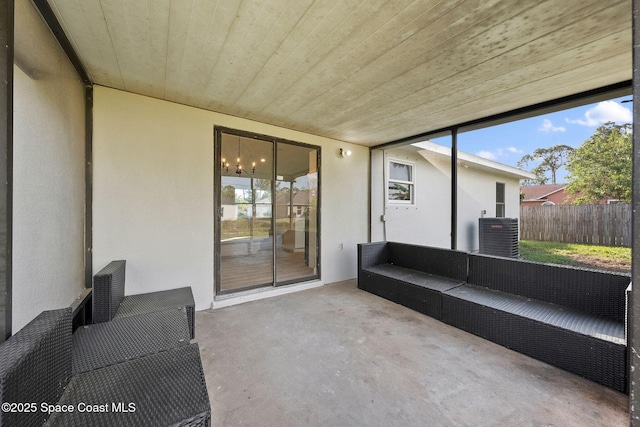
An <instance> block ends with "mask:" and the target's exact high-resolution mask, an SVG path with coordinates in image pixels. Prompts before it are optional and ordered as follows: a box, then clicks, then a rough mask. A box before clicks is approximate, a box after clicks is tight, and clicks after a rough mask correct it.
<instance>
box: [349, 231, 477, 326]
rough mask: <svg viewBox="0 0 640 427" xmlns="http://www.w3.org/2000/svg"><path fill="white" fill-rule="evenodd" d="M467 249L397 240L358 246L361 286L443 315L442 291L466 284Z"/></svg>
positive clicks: (439, 316)
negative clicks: (458, 249) (464, 250)
mask: <svg viewBox="0 0 640 427" xmlns="http://www.w3.org/2000/svg"><path fill="white" fill-rule="evenodd" d="M466 278H467V254H466V253H465V252H459V251H452V250H447V249H440V248H432V247H427V246H418V245H410V244H405V243H396V242H375V243H363V244H359V245H358V287H359V288H360V289H363V290H365V291H368V292H371V293H373V294H375V295H378V296H381V297H383V298H386V299H388V300H391V301H393V302H395V303H398V304H401V305H403V306H405V307H408V308H411V309H413V310H416V311H418V312H420V313H423V314H426V315H428V316H431V317H434V318H436V319H438V320H440V319H441V318H442V293H443V292H444V291H447V290H449V289H452V288H455V287H457V286H460V285H462V284H464V282H465V280H466Z"/></svg>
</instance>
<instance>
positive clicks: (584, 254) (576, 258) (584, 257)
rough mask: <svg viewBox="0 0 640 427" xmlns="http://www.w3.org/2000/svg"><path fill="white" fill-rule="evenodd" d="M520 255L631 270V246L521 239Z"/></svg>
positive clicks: (536, 258) (544, 259)
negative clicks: (621, 246)
mask: <svg viewBox="0 0 640 427" xmlns="http://www.w3.org/2000/svg"><path fill="white" fill-rule="evenodd" d="M520 256H521V257H522V258H523V259H526V260H529V261H538V262H548V263H552V264H564V265H574V266H578V267H589V268H597V269H605V270H613V271H622V272H629V271H631V248H620V247H609V246H596V245H579V244H575V243H556V242H538V241H533V240H521V241H520Z"/></svg>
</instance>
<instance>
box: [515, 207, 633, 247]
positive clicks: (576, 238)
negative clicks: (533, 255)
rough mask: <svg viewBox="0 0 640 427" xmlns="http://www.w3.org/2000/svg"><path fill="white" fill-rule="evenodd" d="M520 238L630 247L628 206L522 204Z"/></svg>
mask: <svg viewBox="0 0 640 427" xmlns="http://www.w3.org/2000/svg"><path fill="white" fill-rule="evenodd" d="M520 239H522V240H541V241H547V242H561V243H584V244H590V245H601V246H626V247H631V205H627V204H616V205H554V206H521V207H520Z"/></svg>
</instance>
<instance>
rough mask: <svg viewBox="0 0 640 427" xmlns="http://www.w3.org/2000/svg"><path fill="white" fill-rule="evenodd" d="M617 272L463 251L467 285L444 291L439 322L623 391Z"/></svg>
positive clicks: (621, 279)
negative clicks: (467, 274) (467, 272)
mask: <svg viewBox="0 0 640 427" xmlns="http://www.w3.org/2000/svg"><path fill="white" fill-rule="evenodd" d="M630 280H631V279H630V277H629V276H628V275H624V274H615V273H608V272H603V271H595V270H585V269H578V268H572V267H565V266H558V265H550V264H542V263H535V262H528V261H522V260H517V259H509V258H500V257H494V256H488V255H476V254H470V255H469V278H468V283H467V284H465V285H463V286H460V287H457V288H455V289H449V290H447V291H445V292H444V293H443V302H442V305H443V306H442V320H443V322H445V323H448V324H450V325H452V326H455V327H457V328H460V329H463V330H465V331H467V332H471V333H473V334H475V335H478V336H480V337H483V338H485V339H488V340H490V341H493V342H495V343H498V344H500V345H503V346H505V347H508V348H510V349H513V350H515V351H518V352H520V353H523V354H526V355H528V356H531V357H533V358H535V359H538V360H542V361H543V362H546V363H549V364H551V365H554V366H557V367H559V368H562V369H564V370H567V371H570V372H573V373H575V374H578V375H580V376H582V377H585V378H589V379H590V380H593V381H596V382H598V383H601V384H604V385H606V386H608V387H611V388H613V389H615V390H618V391H620V392H626V391H627V378H628V376H627V359H626V358H627V340H626V337H625V310H626V292H625V291H626V288H627V287H628V285H629V283H630Z"/></svg>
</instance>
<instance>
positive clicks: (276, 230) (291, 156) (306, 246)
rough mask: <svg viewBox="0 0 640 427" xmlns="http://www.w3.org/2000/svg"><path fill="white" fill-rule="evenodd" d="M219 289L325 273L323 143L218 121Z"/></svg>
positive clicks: (277, 282)
mask: <svg viewBox="0 0 640 427" xmlns="http://www.w3.org/2000/svg"><path fill="white" fill-rule="evenodd" d="M215 149H216V162H215V165H216V168H215V183H216V197H215V200H216V212H217V220H216V233H215V236H216V241H215V255H216V259H215V260H214V263H215V271H216V293H217V294H225V293H231V292H238V291H244V290H248V289H253V288H258V287H266V286H278V285H285V284H291V283H296V282H301V281H306V280H311V279H314V278H318V277H319V272H318V254H319V233H318V230H319V227H318V200H319V197H318V196H319V188H318V181H319V180H318V178H319V176H318V174H319V170H318V166H319V164H318V163H319V162H318V159H319V148H318V147H312V146H307V145H302V144H297V143H293V142H290V141H282V140H278V139H276V138H270V137H265V136H262V135H254V134H250V133H247V132H241V131H236V130H232V129H224V128H218V127H216V131H215Z"/></svg>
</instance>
